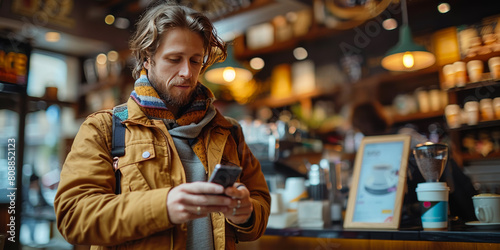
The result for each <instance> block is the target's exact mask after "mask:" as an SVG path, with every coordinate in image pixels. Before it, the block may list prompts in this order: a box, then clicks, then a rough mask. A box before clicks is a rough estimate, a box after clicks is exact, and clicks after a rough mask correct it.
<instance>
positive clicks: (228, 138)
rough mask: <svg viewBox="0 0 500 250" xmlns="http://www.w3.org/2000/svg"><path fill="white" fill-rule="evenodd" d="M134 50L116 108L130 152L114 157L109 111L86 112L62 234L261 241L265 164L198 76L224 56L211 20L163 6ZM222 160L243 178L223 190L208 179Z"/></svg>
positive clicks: (61, 210) (146, 241) (138, 243)
mask: <svg viewBox="0 0 500 250" xmlns="http://www.w3.org/2000/svg"><path fill="white" fill-rule="evenodd" d="M130 47H131V51H132V53H133V55H134V56H135V58H136V59H137V63H136V65H135V68H134V69H133V75H134V78H136V79H137V80H136V82H135V85H134V91H132V93H131V95H130V98H129V100H128V102H127V103H126V105H121V106H119V107H120V109H118V108H117V111H115V114H114V115H116V116H117V117H119V118H120V119H121V121H122V123H123V124H125V125H126V132H125V154H124V156H122V157H119V158H118V159H116V158H115V159H113V157H112V154H111V148H112V143H111V138H112V135H111V133H112V131H113V130H112V114H113V113H112V112H111V111H110V110H106V111H100V112H97V113H94V114H92V115H90V116H89V117H88V118H87V119H86V121H85V122H84V123H83V124H82V126H81V128H80V131H79V132H78V134H77V135H76V137H75V140H74V143H73V146H72V149H71V152H70V153H69V154H68V156H67V158H66V161H65V163H64V166H63V169H62V172H61V181H60V184H59V188H58V192H57V195H56V199H55V211H56V215H57V225H58V228H59V231H60V232H61V233H62V235H63V236H64V237H65V238H66V239H67V240H68V242H70V243H73V244H83V245H92V249H111V248H113V249H115V248H117V249H121V248H127V249H234V248H235V243H237V242H238V241H250V240H255V239H257V238H258V237H260V236H261V235H262V234H263V233H264V231H265V228H266V225H267V219H268V216H269V213H270V196H269V190H268V188H267V185H266V181H265V179H264V175H263V173H262V171H261V169H260V163H259V162H258V160H257V159H256V158H255V157H254V156H253V155H252V153H251V152H250V150H249V148H248V146H247V145H246V143H245V141H244V139H243V133H242V131H241V127H240V126H239V125H238V123H237V122H236V121H235V120H234V119H230V118H226V117H224V116H222V115H221V114H220V112H219V111H218V110H217V109H216V108H215V107H214V106H213V104H212V102H213V100H214V96H213V94H212V92H211V91H210V90H209V89H208V88H206V87H205V86H204V85H202V84H201V83H200V82H199V81H198V77H199V76H200V74H201V73H203V72H204V71H205V70H206V68H207V67H209V66H210V65H211V64H213V63H214V62H217V61H220V60H224V59H225V57H226V55H227V54H226V46H225V44H224V42H223V41H222V40H221V39H220V38H219V37H218V36H217V34H216V31H215V29H214V27H213V25H212V23H211V22H210V21H209V20H208V19H207V18H206V17H205V16H203V15H202V14H200V13H198V12H195V11H194V10H192V9H189V8H186V7H182V6H175V5H169V4H159V5H157V6H155V7H152V8H150V9H149V10H148V11H147V12H146V13H145V14H144V15H143V16H142V18H141V19H140V20H139V21H138V23H137V31H136V33H135V34H134V36H133V37H132V39H131V41H130ZM217 164H229V165H238V166H241V167H242V172H241V175H240V178H239V181H238V182H237V183H235V184H234V186H232V187H228V188H225V189H224V188H223V187H222V186H220V185H218V184H214V183H209V182H206V181H207V178H208V176H210V175H211V173H212V172H213V170H214V167H215V165H217ZM115 169H117V171H120V174H121V181H120V182H119V187H120V189H121V193H120V194H115V191H116V190H115V185H116V181H117V180H116V178H115V172H114V170H115Z"/></svg>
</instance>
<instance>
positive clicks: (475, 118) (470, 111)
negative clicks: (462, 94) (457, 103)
mask: <svg viewBox="0 0 500 250" xmlns="http://www.w3.org/2000/svg"><path fill="white" fill-rule="evenodd" d="M464 112H465V120H466V121H467V124H468V125H477V123H478V122H479V102H478V101H468V102H466V103H465V104H464Z"/></svg>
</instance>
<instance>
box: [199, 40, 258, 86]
mask: <svg viewBox="0 0 500 250" xmlns="http://www.w3.org/2000/svg"><path fill="white" fill-rule="evenodd" d="M252 78H253V75H252V72H250V70H248V69H246V68H245V67H243V65H241V64H240V63H239V62H238V61H236V60H235V58H234V54H233V46H232V45H228V47H227V58H226V60H224V61H223V62H220V63H216V64H214V65H212V66H210V67H209V68H208V69H207V71H206V72H205V79H206V80H207V81H209V82H211V83H215V84H231V83H233V82H245V83H246V82H249V81H250V80H252Z"/></svg>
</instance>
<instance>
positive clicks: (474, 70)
mask: <svg viewBox="0 0 500 250" xmlns="http://www.w3.org/2000/svg"><path fill="white" fill-rule="evenodd" d="M467 72H468V73H469V78H470V81H471V82H479V81H481V77H482V75H483V61H481V60H472V61H470V62H468V63H467Z"/></svg>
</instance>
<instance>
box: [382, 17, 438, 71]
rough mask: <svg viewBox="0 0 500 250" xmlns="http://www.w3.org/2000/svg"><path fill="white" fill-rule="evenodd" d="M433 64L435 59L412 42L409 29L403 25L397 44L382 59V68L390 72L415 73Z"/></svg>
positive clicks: (422, 47)
mask: <svg viewBox="0 0 500 250" xmlns="http://www.w3.org/2000/svg"><path fill="white" fill-rule="evenodd" d="M435 62H436V58H435V57H434V55H433V54H432V53H430V52H428V51H427V50H426V49H425V48H424V46H421V45H418V44H415V43H414V42H413V38H412V37H411V31H410V27H408V25H405V24H403V25H402V27H401V31H400V33H399V42H398V43H397V44H396V46H394V47H393V48H392V49H390V50H389V51H388V52H387V53H386V56H385V57H384V59H382V67H384V68H386V69H387V70H391V71H415V70H419V69H424V68H427V67H430V66H431V65H433V64H434V63H435Z"/></svg>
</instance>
